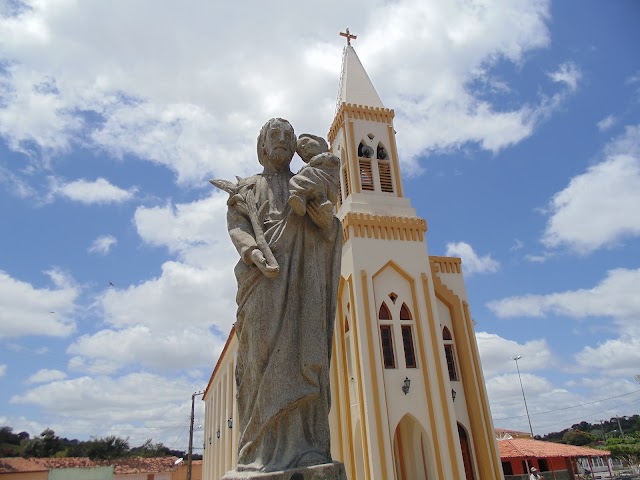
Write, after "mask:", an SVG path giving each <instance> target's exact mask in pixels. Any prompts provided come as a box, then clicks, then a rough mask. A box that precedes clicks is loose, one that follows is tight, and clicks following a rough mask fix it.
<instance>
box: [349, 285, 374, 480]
mask: <svg viewBox="0 0 640 480" xmlns="http://www.w3.org/2000/svg"><path fill="white" fill-rule="evenodd" d="M347 283H348V284H349V302H350V304H351V312H350V313H351V328H352V329H353V346H354V349H355V354H356V375H357V376H358V380H357V381H358V410H359V411H360V428H361V429H362V432H360V434H361V435H362V450H363V453H364V455H363V456H364V464H365V467H366V470H365V480H370V478H371V462H370V460H369V437H368V436H367V421H366V417H365V415H364V394H363V392H362V385H363V378H362V377H363V375H364V373H363V372H364V371H363V370H362V363H361V362H360V338H359V335H358V333H359V332H358V322H357V321H356V313H355V311H356V308H355V304H356V303H355V301H354V294H353V277H352V276H351V275H349V278H347ZM350 413H351V412H350Z"/></svg>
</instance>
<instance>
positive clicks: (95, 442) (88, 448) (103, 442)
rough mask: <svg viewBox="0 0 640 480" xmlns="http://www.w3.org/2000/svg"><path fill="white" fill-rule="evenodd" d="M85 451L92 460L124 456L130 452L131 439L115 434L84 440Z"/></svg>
mask: <svg viewBox="0 0 640 480" xmlns="http://www.w3.org/2000/svg"><path fill="white" fill-rule="evenodd" d="M83 447H84V452H85V455H86V456H87V457H89V458H90V459H92V460H111V459H113V458H123V457H126V456H128V454H129V439H125V438H120V437H116V436H115V435H112V436H109V437H104V438H92V439H91V440H89V441H88V442H84V445H83Z"/></svg>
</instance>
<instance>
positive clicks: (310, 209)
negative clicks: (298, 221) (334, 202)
mask: <svg viewBox="0 0 640 480" xmlns="http://www.w3.org/2000/svg"><path fill="white" fill-rule="evenodd" d="M307 213H308V214H309V218H311V221H312V222H313V223H315V224H316V225H317V226H318V227H320V229H322V230H328V229H329V228H331V225H332V224H333V213H332V212H330V211H328V210H323V209H321V208H320V207H319V205H318V201H317V200H312V201H311V202H309V203H307Z"/></svg>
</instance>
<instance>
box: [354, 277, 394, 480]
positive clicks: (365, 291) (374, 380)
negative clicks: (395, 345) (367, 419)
mask: <svg viewBox="0 0 640 480" xmlns="http://www.w3.org/2000/svg"><path fill="white" fill-rule="evenodd" d="M360 281H361V282H362V301H363V304H364V322H363V323H364V325H371V312H370V310H369V305H370V303H369V301H370V300H369V288H368V285H367V272H366V271H365V270H361V271H360ZM371 330H372V329H371V328H367V329H366V334H367V346H368V350H369V362H368V364H369V365H370V366H371V367H372V368H373V372H372V374H371V388H372V390H373V409H374V411H375V422H376V426H377V428H376V433H377V437H378V453H379V455H380V469H381V471H382V474H383V475H386V474H387V473H388V472H387V457H386V455H385V448H384V447H385V442H384V440H383V435H382V425H383V423H382V415H381V412H380V398H379V395H378V392H379V390H378V375H379V370H378V368H377V365H376V358H375V355H374V353H373V351H374V350H373V337H372V334H371ZM376 332H377V329H376ZM361 401H362V400H361ZM363 421H364V419H363ZM370 467H373V465H370Z"/></svg>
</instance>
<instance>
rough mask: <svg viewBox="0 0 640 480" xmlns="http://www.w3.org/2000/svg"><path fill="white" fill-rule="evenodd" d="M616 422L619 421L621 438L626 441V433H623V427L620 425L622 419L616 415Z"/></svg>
mask: <svg viewBox="0 0 640 480" xmlns="http://www.w3.org/2000/svg"><path fill="white" fill-rule="evenodd" d="M616 420H617V421H618V428H619V429H620V436H621V437H622V439H623V440H624V432H623V431H622V425H620V417H619V416H618V415H616Z"/></svg>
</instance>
